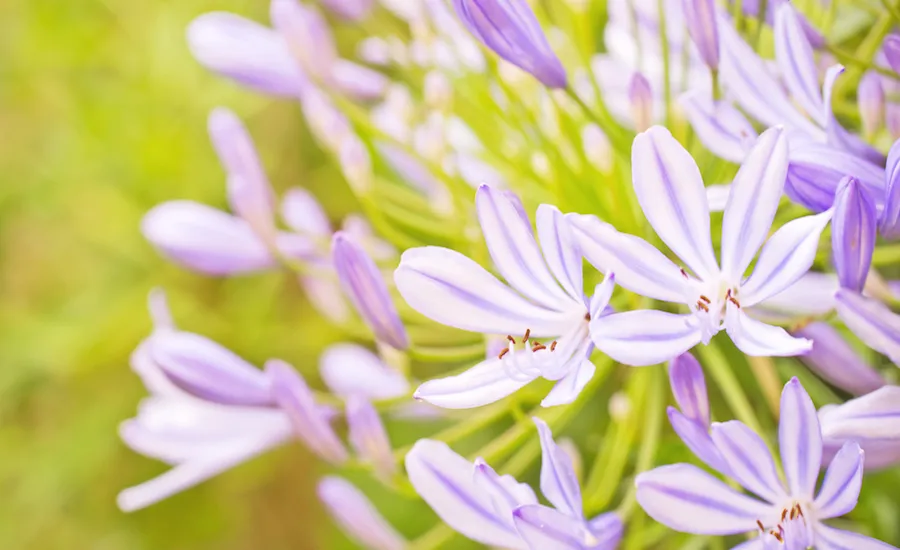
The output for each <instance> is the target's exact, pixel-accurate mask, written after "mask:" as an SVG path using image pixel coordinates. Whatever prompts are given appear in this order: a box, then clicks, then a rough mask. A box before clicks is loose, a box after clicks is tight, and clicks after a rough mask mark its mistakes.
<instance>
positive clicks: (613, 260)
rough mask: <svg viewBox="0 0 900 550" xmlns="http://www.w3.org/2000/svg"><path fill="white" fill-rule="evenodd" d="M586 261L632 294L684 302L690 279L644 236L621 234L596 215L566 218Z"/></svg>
mask: <svg viewBox="0 0 900 550" xmlns="http://www.w3.org/2000/svg"><path fill="white" fill-rule="evenodd" d="M566 219H567V220H568V221H570V222H571V224H572V228H573V230H574V234H575V240H576V241H577V242H578V245H579V247H580V248H581V251H582V253H583V254H584V257H585V259H587V261H588V262H590V263H591V264H592V265H593V266H594V267H596V268H597V269H598V270H600V271H602V272H603V273H606V274H609V273H610V272H613V273H615V274H616V282H617V283H618V284H619V286H622V287H624V288H626V289H628V290H630V291H632V292H635V293H637V294H640V295H642V296H647V297H648V298H655V299H657V300H663V301H666V302H678V303H680V302H682V301H683V300H684V296H685V291H686V288H687V284H688V279H687V278H686V277H685V276H684V275H683V274H682V272H681V270H680V269H679V267H678V266H677V265H675V264H674V263H672V261H671V260H669V259H668V258H666V257H665V255H663V254H662V253H661V252H660V251H659V250H657V249H656V247H654V246H653V245H651V244H650V243H648V242H647V241H645V240H643V239H641V238H640V237H635V236H633V235H628V234H625V233H620V232H618V231H616V229H615V228H614V227H613V226H612V225H610V224H608V223H605V222H602V221H600V220H599V219H597V218H596V217H594V216H573V215H569V216H567V217H566Z"/></svg>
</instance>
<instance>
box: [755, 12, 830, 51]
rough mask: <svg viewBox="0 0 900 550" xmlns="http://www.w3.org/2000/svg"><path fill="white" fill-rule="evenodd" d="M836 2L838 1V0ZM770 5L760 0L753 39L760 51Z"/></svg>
mask: <svg viewBox="0 0 900 550" xmlns="http://www.w3.org/2000/svg"><path fill="white" fill-rule="evenodd" d="M834 3H837V0H835V2H834ZM768 7H769V2H768V0H759V11H758V12H757V14H756V37H755V38H754V41H753V44H754V45H755V46H756V50H757V51H759V43H760V41H761V40H762V31H763V27H765V26H766V10H767V9H768Z"/></svg>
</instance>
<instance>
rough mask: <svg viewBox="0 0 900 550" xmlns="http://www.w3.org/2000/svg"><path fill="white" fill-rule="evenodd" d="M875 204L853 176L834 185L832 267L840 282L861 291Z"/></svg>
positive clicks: (871, 241)
mask: <svg viewBox="0 0 900 550" xmlns="http://www.w3.org/2000/svg"><path fill="white" fill-rule="evenodd" d="M876 222H877V218H876V214H875V204H874V203H873V202H872V200H871V198H870V197H869V195H868V193H867V192H866V191H865V190H864V189H863V187H862V185H860V183H859V181H858V180H857V179H856V178H853V177H849V176H848V177H845V178H844V179H843V180H842V181H841V183H840V185H839V186H838V191H837V194H836V195H835V201H834V216H833V217H832V220H831V246H832V251H833V259H834V267H835V271H837V274H838V279H839V280H840V283H841V286H842V287H844V288H848V289H850V290H855V291H857V292H861V291H862V288H863V286H864V285H865V283H866V276H867V275H868V274H869V266H870V265H871V263H872V251H873V250H874V249H875V224H876Z"/></svg>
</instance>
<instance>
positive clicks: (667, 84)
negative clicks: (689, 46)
mask: <svg viewBox="0 0 900 550" xmlns="http://www.w3.org/2000/svg"><path fill="white" fill-rule="evenodd" d="M738 2H740V0H738ZM656 6H657V9H658V10H659V40H660V43H661V45H662V58H663V59H662V61H663V99H664V101H665V102H666V126H670V127H671V126H672V80H671V72H672V67H671V66H670V65H671V59H669V36H668V29H667V28H666V5H665V2H664V0H656Z"/></svg>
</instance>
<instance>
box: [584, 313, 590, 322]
mask: <svg viewBox="0 0 900 550" xmlns="http://www.w3.org/2000/svg"><path fill="white" fill-rule="evenodd" d="M584 320H585V321H590V320H591V314H590V313H585V314H584Z"/></svg>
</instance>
